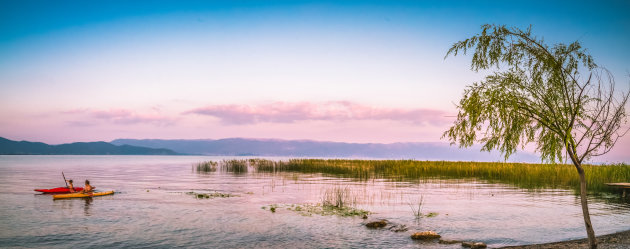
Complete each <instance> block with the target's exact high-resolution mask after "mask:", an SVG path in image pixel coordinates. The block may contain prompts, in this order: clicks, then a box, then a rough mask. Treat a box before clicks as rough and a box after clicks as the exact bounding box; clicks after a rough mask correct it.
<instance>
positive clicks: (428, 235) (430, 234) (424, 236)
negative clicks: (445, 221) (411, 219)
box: [411, 231, 442, 240]
mask: <svg viewBox="0 0 630 249" xmlns="http://www.w3.org/2000/svg"><path fill="white" fill-rule="evenodd" d="M440 237H442V236H440V235H439V234H437V233H436V232H434V231H424V232H417V233H414V234H412V235H411V238H412V239H418V240H430V239H438V238H440Z"/></svg>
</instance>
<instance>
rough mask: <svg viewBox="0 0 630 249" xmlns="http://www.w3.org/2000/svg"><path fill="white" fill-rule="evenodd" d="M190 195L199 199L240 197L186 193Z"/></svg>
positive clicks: (222, 194)
mask: <svg viewBox="0 0 630 249" xmlns="http://www.w3.org/2000/svg"><path fill="white" fill-rule="evenodd" d="M186 194H188V195H194V196H195V198H197V199H213V198H229V197H239V196H238V195H233V194H226V193H219V192H214V193H196V192H186Z"/></svg>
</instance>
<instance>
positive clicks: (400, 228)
mask: <svg viewBox="0 0 630 249" xmlns="http://www.w3.org/2000/svg"><path fill="white" fill-rule="evenodd" d="M388 229H389V230H390V231H392V232H396V233H397V232H406V231H407V230H409V228H407V226H405V225H403V224H398V225H392V226H390V227H388Z"/></svg>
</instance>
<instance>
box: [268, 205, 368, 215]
mask: <svg viewBox="0 0 630 249" xmlns="http://www.w3.org/2000/svg"><path fill="white" fill-rule="evenodd" d="M261 208H262V209H264V210H267V209H269V211H271V212H272V213H275V212H276V210H278V209H280V208H284V209H286V210H289V211H293V212H296V213H298V214H300V215H303V216H313V214H316V215H321V216H328V215H336V216H342V217H353V216H359V217H363V216H365V215H368V214H370V212H369V211H366V210H363V209H358V208H354V207H341V208H338V207H335V206H324V205H322V204H321V203H317V204H297V205H296V204H291V205H278V204H273V205H269V206H263V207H261Z"/></svg>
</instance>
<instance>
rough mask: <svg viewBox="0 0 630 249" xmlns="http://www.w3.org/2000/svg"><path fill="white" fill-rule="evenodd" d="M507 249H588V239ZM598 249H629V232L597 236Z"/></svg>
mask: <svg viewBox="0 0 630 249" xmlns="http://www.w3.org/2000/svg"><path fill="white" fill-rule="evenodd" d="M501 248H509V249H552V248H553V249H565V248H566V249H569V248H571V249H573V248H588V239H578V240H568V241H560V242H553V243H545V244H535V245H523V246H507V247H501ZM597 248H598V249H622V248H630V230H628V231H623V232H618V233H613V234H607V235H601V236H597Z"/></svg>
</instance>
